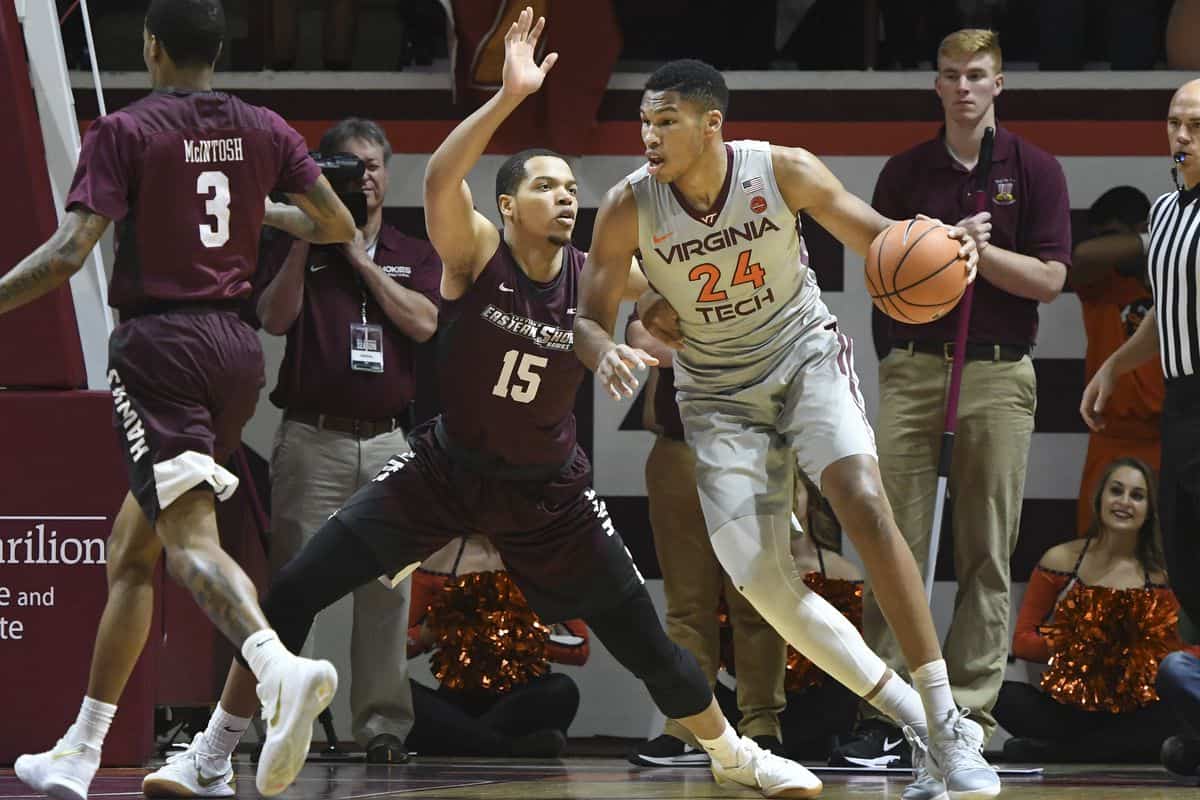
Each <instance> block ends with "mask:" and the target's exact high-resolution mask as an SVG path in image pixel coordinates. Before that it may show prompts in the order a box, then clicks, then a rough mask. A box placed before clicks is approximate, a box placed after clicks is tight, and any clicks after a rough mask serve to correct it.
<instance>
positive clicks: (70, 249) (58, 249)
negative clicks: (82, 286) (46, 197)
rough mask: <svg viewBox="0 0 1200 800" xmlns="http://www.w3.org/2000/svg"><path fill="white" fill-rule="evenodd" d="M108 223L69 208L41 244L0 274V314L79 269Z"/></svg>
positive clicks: (47, 289)
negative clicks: (55, 229) (57, 225)
mask: <svg viewBox="0 0 1200 800" xmlns="http://www.w3.org/2000/svg"><path fill="white" fill-rule="evenodd" d="M109 222H110V220H109V219H108V217H104V216H101V215H99V214H96V213H93V212H91V211H88V210H86V209H82V208H80V209H75V210H73V211H70V212H69V213H68V214H67V215H66V216H65V217H64V218H63V221H62V224H61V225H59V227H58V230H57V231H55V232H54V234H53V235H52V236H51V237H50V238H49V239H48V240H46V242H45V243H43V244H42V246H41V247H39V248H38V249H37V250H34V251H33V252H32V253H30V254H29V255H28V256H26V257H25V258H24V259H23V260H22V261H21V263H19V264H17V266H15V267H13V269H12V270H11V271H10V272H9V273H8V274H6V275H4V276H3V277H0V314H3V313H5V312H6V311H11V310H12V309H14V308H18V307H19V306H23V305H25V304H26V303H29V302H32V301H33V300H36V299H37V298H39V297H41V296H42V295H44V294H46V293H47V292H49V291H50V290H52V289H54V288H55V287H56V286H58V285H59V284H61V283H62V282H63V281H65V280H67V279H68V278H70V277H71V276H72V275H74V274H75V273H76V272H78V271H79V269H80V268H81V267H82V266H83V262H84V260H85V259H86V258H87V256H88V253H90V252H91V251H92V248H93V247H95V246H96V242H98V241H99V240H100V237H101V236H102V235H103V234H104V231H105V230H106V229H107V228H108V225H109Z"/></svg>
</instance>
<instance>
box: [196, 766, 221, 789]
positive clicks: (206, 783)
mask: <svg viewBox="0 0 1200 800" xmlns="http://www.w3.org/2000/svg"><path fill="white" fill-rule="evenodd" d="M228 781H229V773H225V774H224V775H215V776H213V777H211V778H206V777H204V776H203V775H201V774H200V771H199V770H197V771H196V783H198V784H200V788H201V789H207V788H208V787H210V786H212V785H213V784H215V783H221V782H228Z"/></svg>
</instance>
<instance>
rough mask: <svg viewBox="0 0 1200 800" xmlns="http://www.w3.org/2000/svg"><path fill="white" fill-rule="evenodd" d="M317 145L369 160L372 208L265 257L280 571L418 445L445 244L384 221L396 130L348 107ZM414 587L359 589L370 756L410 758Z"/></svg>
mask: <svg viewBox="0 0 1200 800" xmlns="http://www.w3.org/2000/svg"><path fill="white" fill-rule="evenodd" d="M321 153H322V154H323V155H325V156H328V155H331V154H334V153H350V154H352V155H354V156H357V157H358V158H360V159H361V160H362V161H363V163H364V165H365V167H366V169H365V172H364V173H363V177H362V190H363V193H364V194H365V195H366V201H367V220H366V223H365V224H364V225H363V226H362V227H361V228H360V229H359V230H358V233H357V235H356V236H355V239H354V241H353V242H349V243H346V244H341V245H332V246H328V247H310V246H309V244H308V242H305V241H304V240H302V239H293V238H291V237H287V236H284V237H280V238H279V239H278V240H276V241H275V242H274V243H273V244H274V246H273V247H271V248H270V249H269V250H268V252H267V253H266V254H265V255H264V257H263V258H262V259H261V262H260V265H259V274H258V276H257V277H256V281H257V283H258V284H259V287H260V291H261V294H260V295H259V298H258V302H257V310H258V314H259V318H260V319H261V321H262V324H263V328H264V329H265V330H266V331H267V332H268V333H272V334H275V335H286V336H287V349H286V350H285V352H284V357H283V363H282V365H281V366H280V369H279V379H278V382H277V383H276V385H275V390H274V391H272V392H271V402H272V403H274V404H275V405H276V406H277V407H279V408H281V409H283V422H282V424H280V426H279V430H278V432H277V434H276V436H275V446H274V448H273V449H272V454H271V510H272V519H271V552H270V561H271V572H272V574H276V573H278V572H279V570H280V569H282V568H283V566H284V565H285V564H286V563H287V562H288V561H290V560H291V559H292V556H294V555H295V554H296V553H298V552H299V551H300V548H301V547H302V546H303V545H304V543H305V542H306V541H308V539H309V538H310V537H311V536H312V535H313V534H314V533H316V531H317V530H318V529H319V528H320V527H321V524H322V523H324V521H325V520H326V519H328V518H329V515H330V514H332V513H333V512H335V511H337V510H338V508H340V507H341V505H342V503H344V502H345V501H346V499H347V498H348V497H350V495H352V494H354V492H355V491H356V490H357V489H358V488H359V487H361V486H362V485H364V484H366V483H367V482H369V481H370V480H371V478H373V477H374V476H375V474H376V473H378V472H379V470H380V469H381V468H382V467H383V465H384V464H386V463H387V461H388V459H389V458H391V457H393V456H394V455H396V454H397V453H402V452H407V451H408V449H409V447H408V443H407V441H406V440H405V434H404V429H403V428H402V427H401V425H400V418H401V417H402V416H403V415H404V414H405V411H406V409H407V408H408V405H409V403H411V402H412V400H413V394H414V392H415V383H414V378H413V372H414V370H413V360H414V348H415V346H416V344H417V343H419V342H424V341H426V340H427V339H429V337H430V336H432V335H433V332H434V330H435V329H436V328H437V302H438V282H439V281H440V280H441V274H442V266H441V261H440V260H439V259H438V256H437V253H436V252H434V249H433V247H432V245H430V244H429V243H428V242H426V241H424V240H421V239H415V238H413V237H411V236H406V235H405V234H403V233H401V232H400V231H398V230H397V229H396V228H394V227H392V226H391V225H388V224H386V223H384V221H383V203H384V198H385V197H386V195H387V190H388V169H387V164H388V160H389V158H390V157H391V155H392V146H391V144H390V143H389V142H388V140H387V136H386V135H385V134H384V132H383V130H382V129H381V128H380V127H379V126H378V125H377V124H375V123H374V122H372V121H370V120H365V119H359V118H355V117H351V118H348V119H344V120H342V121H341V122H339V123H338V124H336V125H334V126H333V127H332V128H330V129H329V130H328V131H327V132H326V133H325V135H324V136H323V137H322V138H321ZM409 594H410V582H409V581H408V580H405V581H402V582H401V583H400V584H399V585H397V586H396V587H394V588H392V589H389V588H388V587H386V586H384V585H382V584H380V583H378V582H371V583H368V584H366V585H364V586H361V587H359V588H358V589H356V590H355V591H354V625H353V629H352V631H351V633H350V653H351V661H350V668H351V673H352V676H353V677H352V679H351V689H350V711H351V716H352V720H351V726H352V732H353V735H354V738H355V739H356V740H357V741H358V743H359V744H360V745H363V746H365V747H366V750H367V760H368V761H371V762H396V761H405V760H407V751H406V750H405V748H404V740H405V737H406V736H407V735H408V732H409V730H410V729H411V728H412V723H413V708H412V693H411V691H410V688H409V683H408V674H407V644H408V639H407V632H408V600H409ZM312 648H313V642H312V641H311V639H310V641H309V643H308V644H307V645H306V646H305V650H306V651H310V650H312ZM320 649H326V648H318V650H320ZM307 654H308V653H307V652H306V655H307Z"/></svg>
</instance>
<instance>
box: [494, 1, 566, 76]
mask: <svg viewBox="0 0 1200 800" xmlns="http://www.w3.org/2000/svg"><path fill="white" fill-rule="evenodd" d="M545 27H546V18H545V17H538V18H537V22H536V23H535V22H534V21H533V9H532V8H530V7H529V6H526V7H525V10H524V11H522V12H521V14H520V16H518V17H517V21H516V22H514V23H513V24H512V25H511V26H509V28H508V33H506V34H504V73H503V75H504V77H503V80H504V91H506V92H508V93H510V94H512V95H515V96H517V97H525V96H526V95H530V94H533V93H534V92H536V91H537V90H538V89H540V88H542V81H544V80H545V79H546V74H547V73H548V72H550V68H551V67H553V66H554V62H555V61H558V53H551V54H549V55H548V56H546V57H545V58H543V59H542V63H541V64H540V65H539V64H538V63H537V62H536V61H535V60H534V56H535V54H536V52H537V45H538V37H539V36H541V35H542V29H543V28H545Z"/></svg>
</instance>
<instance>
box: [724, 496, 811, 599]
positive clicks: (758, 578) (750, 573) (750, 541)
mask: <svg viewBox="0 0 1200 800" xmlns="http://www.w3.org/2000/svg"><path fill="white" fill-rule="evenodd" d="M785 524H786V523H785V521H784V520H783V519H782V518H776V517H740V518H738V519H735V520H730V521H729V522H727V523H725V524H724V525H722V526H721V527H719V528H717V530H716V531H714V532H713V534H712V546H713V551H714V552H715V553H716V554H717V560H718V561H720V562H721V568H722V569H724V570H725V573H726V574H727V575H728V576H729V580H730V581H731V582H732V583H733V586H734V588H736V589H737V590H738V591H739V592H741V593H742V594H743V595H745V596H746V599H747V600H749V601H750V602H751V604H753V603H754V595H755V593H756V592H758V591H760V590H764V589H768V588H769V587H772V586H775V587H778V585H779V581H780V580H781V579H785V578H786V574H785V572H784V568H785V567H787V566H790V565H791V554H790V551H788V552H787V554H786V555H787V561H788V563H787V564H781V563H780V554H779V553H777V552H776V550H777V549H778V548H777V542H776V541H775V539H776V537H777V536H783V537H784V538H783V540H782V541H783V542H785V543H786V542H787V541H788V536H790V532H789V531H780V530H776V528H782V527H783V526H785Z"/></svg>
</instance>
